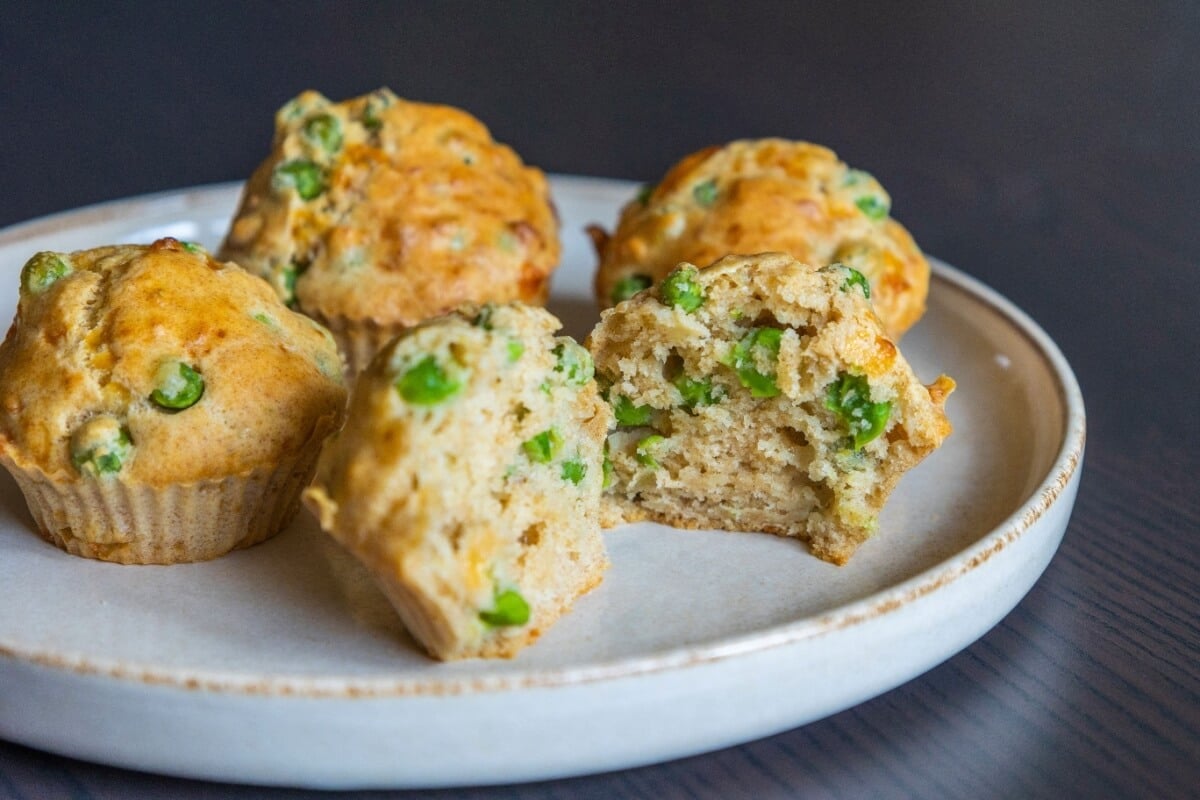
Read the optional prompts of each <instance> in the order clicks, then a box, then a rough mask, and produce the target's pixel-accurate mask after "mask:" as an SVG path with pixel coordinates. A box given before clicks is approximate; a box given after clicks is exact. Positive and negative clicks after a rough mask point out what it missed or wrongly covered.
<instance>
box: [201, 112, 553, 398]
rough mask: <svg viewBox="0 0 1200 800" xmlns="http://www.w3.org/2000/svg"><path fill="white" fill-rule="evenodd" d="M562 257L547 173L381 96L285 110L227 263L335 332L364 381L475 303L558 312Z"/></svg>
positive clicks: (475, 130) (473, 122) (442, 115)
mask: <svg viewBox="0 0 1200 800" xmlns="http://www.w3.org/2000/svg"><path fill="white" fill-rule="evenodd" d="M559 249H560V246H559V241H558V221H557V219H556V217H555V212H554V208H553V206H552V205H551V202H550V196H549V189H548V186H547V183H546V178H545V176H544V175H543V174H542V173H541V172H540V171H539V170H537V169H535V168H533V167H527V166H525V165H524V164H522V163H521V159H520V158H518V156H517V155H516V154H515V153H514V152H513V151H512V150H511V149H510V148H508V147H506V146H504V145H501V144H498V143H496V142H494V141H493V140H492V137H491V135H490V134H489V132H488V129H487V128H486V127H484V125H483V124H482V123H481V122H479V120H477V119H475V118H474V117H472V116H471V115H470V114H468V113H466V112H464V111H460V110H458V109H455V108H450V107H448V106H441V105H427V104H423V103H413V102H408V101H405V100H401V99H399V98H397V97H396V96H395V95H394V94H392V93H391V92H390V91H388V90H387V89H381V90H379V91H377V92H375V93H373V94H369V95H365V96H362V97H358V98H354V99H352V100H347V101H345V102H342V103H331V102H330V101H329V100H327V99H326V98H325V97H323V96H322V95H320V94H318V93H316V92H311V91H309V92H304V93H303V94H301V95H299V96H298V97H296V98H295V99H294V100H292V101H291V102H289V103H287V104H286V105H285V106H284V107H283V108H282V109H280V110H279V112H278V113H277V114H276V117H275V141H274V145H273V147H272V149H271V154H270V155H269V156H268V157H267V159H266V161H264V162H263V163H262V165H261V166H259V168H258V169H257V170H256V171H255V172H254V174H253V176H252V177H251V178H250V180H249V182H248V184H247V185H246V188H245V190H244V192H243V194H242V200H241V205H240V207H239V208H238V210H237V214H236V216H235V217H234V219H233V222H232V224H231V226H230V229H229V233H228V236H227V237H226V239H225V242H224V244H223V245H222V247H221V257H222V258H226V259H229V260H233V261H236V262H237V263H239V264H241V265H242V266H243V267H245V268H246V269H248V270H250V271H251V272H253V273H254V274H256V275H259V276H261V277H263V278H266V279H267V280H268V281H269V282H270V283H271V285H272V286H274V287H275V290H276V292H278V294H279V296H280V298H282V299H283V300H284V302H286V303H288V304H289V305H290V306H291V307H292V308H294V309H296V310H297V311H300V312H302V313H304V314H307V315H308V316H310V317H312V318H314V319H316V320H317V321H319V322H321V323H322V324H324V325H325V326H326V327H328V328H329V330H331V331H332V332H333V334H334V336H335V337H336V338H337V341H338V345H339V346H340V347H341V349H342V352H343V354H344V355H345V357H346V361H347V367H348V373H349V374H350V375H354V374H357V373H358V371H359V370H360V369H362V368H363V367H364V366H365V365H366V363H367V362H368V361H369V360H370V359H371V356H372V355H374V353H375V352H376V351H378V350H379V349H380V348H381V347H382V346H383V345H384V344H386V343H387V342H388V341H389V340H390V339H391V338H392V337H393V336H395V335H396V334H397V333H399V332H400V331H401V330H403V329H404V328H408V327H411V326H413V325H415V324H416V323H418V322H420V321H421V320H423V319H426V318H429V317H434V316H437V315H439V314H443V313H445V312H447V311H449V310H450V309H453V308H455V307H456V306H459V305H461V304H463V303H468V302H472V303H484V302H507V301H510V300H520V301H522V302H525V303H531V304H538V305H540V304H543V303H545V301H546V297H547V294H548V292H549V281H550V274H551V272H552V271H553V269H554V268H555V267H556V266H557V264H558V258H559Z"/></svg>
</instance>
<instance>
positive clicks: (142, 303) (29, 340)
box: [0, 239, 346, 486]
mask: <svg viewBox="0 0 1200 800" xmlns="http://www.w3.org/2000/svg"><path fill="white" fill-rule="evenodd" d="M345 398H346V389H345V387H344V385H343V383H342V373H341V361H340V359H339V356H338V354H337V350H336V348H335V346H334V343H333V341H332V339H331V338H330V336H329V334H328V333H327V332H326V331H325V330H324V329H322V328H321V327H320V326H319V325H317V324H316V323H314V322H312V321H311V320H309V319H307V318H306V317H303V316H301V315H300V314H296V313H293V312H291V311H289V310H288V309H287V308H286V307H285V306H284V305H283V304H282V303H281V302H280V301H279V299H278V298H277V297H276V296H275V293H274V292H273V291H272V290H271V287H269V286H268V285H267V284H265V283H263V282H262V281H261V280H259V279H258V278H255V277H254V276H252V275H249V274H248V273H246V272H245V271H244V270H242V269H240V268H239V267H238V266H237V265H235V264H228V263H220V262H218V261H216V260H214V259H213V258H212V257H211V256H210V255H209V254H208V253H207V252H206V251H204V250H203V249H202V248H200V247H199V246H197V245H193V244H189V243H181V242H178V241H176V240H174V239H161V240H159V241H157V242H155V243H154V244H152V245H148V246H144V245H116V246H111V247H100V248H96V249H93V250H84V251H80V252H75V253H51V252H42V253H38V254H36V255H35V256H33V257H32V258H31V259H30V260H29V262H28V263H26V265H25V268H24V269H23V270H22V272H21V289H20V300H19V303H18V306H17V315H16V318H15V320H14V321H13V324H12V327H11V328H10V329H9V331H8V335H7V337H6V338H5V340H4V343H3V344H2V345H0V455H3V456H5V457H6V458H8V459H11V460H12V462H14V463H15V464H16V466H18V467H20V468H22V469H26V470H40V471H41V472H43V473H45V474H46V475H47V476H48V477H50V478H51V479H54V480H62V481H72V480H80V479H87V478H105V477H113V476H119V477H120V478H121V479H123V480H126V481H130V482H137V483H140V484H144V485H150V486H165V485H169V484H176V483H184V482H193V481H201V480H206V479H220V478H225V477H230V476H234V475H242V474H247V473H249V472H252V471H254V470H255V469H258V468H267V469H273V468H274V467H275V466H276V464H277V462H278V461H279V460H280V459H281V458H282V457H284V456H286V455H288V454H291V453H293V452H294V451H295V450H296V449H298V448H300V447H302V446H304V445H305V444H306V443H308V442H310V441H311V440H313V439H314V437H324V435H325V434H327V433H329V432H330V431H331V430H332V429H333V428H334V427H335V426H336V425H337V423H338V421H339V420H340V418H341V415H342V409H343V406H344V404H345Z"/></svg>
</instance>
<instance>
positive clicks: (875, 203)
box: [842, 169, 891, 220]
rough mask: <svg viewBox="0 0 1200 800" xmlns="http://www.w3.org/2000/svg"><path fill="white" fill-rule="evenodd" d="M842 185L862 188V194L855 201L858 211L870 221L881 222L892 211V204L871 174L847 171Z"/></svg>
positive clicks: (853, 170) (860, 171) (861, 171)
mask: <svg viewBox="0 0 1200 800" xmlns="http://www.w3.org/2000/svg"><path fill="white" fill-rule="evenodd" d="M842 184H843V185H844V186H851V187H862V190H861V193H859V195H858V197H857V198H856V199H855V201H854V205H856V206H858V210H859V211H861V212H862V213H863V214H865V215H866V216H867V217H868V218H869V219H873V220H881V219H883V218H884V217H886V216H887V215H888V212H890V211H891V202H890V201H889V200H888V199H887V197H886V196H885V195H883V194H882V193H881V192H880V191H878V189H879V184H878V183H877V182H876V180H875V179H874V178H873V177H871V174H870V173H869V172H864V171H863V170H861V169H851V170H847V171H846V177H845V178H844V179H843V181H842Z"/></svg>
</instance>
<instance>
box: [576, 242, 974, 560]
mask: <svg viewBox="0 0 1200 800" xmlns="http://www.w3.org/2000/svg"><path fill="white" fill-rule="evenodd" d="M866 287H867V282H866V279H865V278H864V276H863V275H862V274H861V273H859V272H857V271H856V270H854V269H853V268H850V267H847V266H844V265H840V264H838V265H831V266H827V267H822V268H816V267H810V266H807V265H805V264H801V263H800V262H799V261H796V260H795V259H793V258H791V257H790V256H787V255H784V254H781V253H768V254H761V255H755V256H729V257H726V258H724V259H721V260H720V261H718V262H716V263H715V264H713V265H712V266H710V267H708V268H706V269H698V268H697V267H695V266H693V265H691V264H687V263H684V264H681V265H679V266H678V267H677V268H676V269H675V270H674V271H673V272H671V273H670V274H668V275H667V276H666V277H665V278H664V280H663V281H662V282H661V283H660V284H659V285H658V286H657V287H655V288H654V289H652V290H650V291H644V292H641V293H640V294H638V295H636V296H635V297H633V298H631V299H629V300H626V301H624V302H622V303H620V304H618V305H617V306H616V307H615V308H611V309H608V310H606V311H605V312H604V313H603V315H602V317H601V322H600V324H599V325H598V326H597V327H596V329H595V330H594V331H593V332H592V335H591V337H590V338H589V339H588V341H587V346H588V348H589V349H590V350H591V352H592V354H593V356H594V358H595V363H596V374H597V380H598V381H600V382H601V384H602V385H603V386H605V387H606V395H607V398H608V401H609V402H610V403H611V404H612V408H613V411H614V414H615V418H616V423H617V426H618V427H617V430H616V431H615V432H614V433H612V434H611V435H610V436H609V440H608V444H609V452H608V457H609V459H610V461H611V465H612V470H613V480H612V487H611V489H610V490H609V492H608V494H606V497H605V500H606V508H607V509H608V513H607V518H606V523H607V524H610V525H611V524H616V523H619V522H630V521H634V520H641V519H650V520H655V521H659V522H663V523H667V524H670V525H675V526H678V527H684V528H719V529H726V530H735V531H767V532H770V533H777V534H781V535H785V536H795V537H798V538H800V539H803V540H804V541H806V542H808V544H809V547H810V548H811V550H812V552H813V553H814V554H815V555H817V556H819V557H820V558H823V559H825V560H827V561H832V562H834V563H837V564H843V563H845V562H846V561H847V560H848V559H849V558H850V556H851V555H852V554H853V553H854V551H855V549H856V548H857V547H858V546H859V545H860V544H861V543H862V542H864V541H865V540H866V539H867V538H869V537H870V536H871V535H872V533H873V532H874V531H875V528H876V520H877V516H878V514H879V511H880V510H881V508H882V507H883V505H884V503H885V501H886V500H887V497H888V495H889V493H890V492H891V490H892V488H893V487H894V486H895V484H896V482H897V481H898V480H899V479H900V477H901V475H902V474H903V473H904V472H905V471H906V470H908V469H909V468H911V467H913V466H914V465H916V464H917V463H918V462H919V461H920V460H921V459H922V458H924V457H925V456H926V455H928V454H929V453H930V452H931V451H933V450H934V449H935V448H936V447H938V446H939V445H940V444H941V442H942V440H943V439H944V438H945V437H946V436H947V435H948V434H949V433H950V424H949V422H948V421H947V420H946V417H945V414H944V413H943V403H944V401H945V398H946V396H947V395H948V394H949V392H950V391H951V390H952V389H953V386H954V383H953V381H951V380H950V379H949V378H947V377H945V376H941V377H939V378H938V379H937V380H936V381H934V383H933V384H931V385H930V386H923V385H921V383H920V382H919V381H918V380H917V378H916V376H915V375H914V374H913V372H912V369H911V368H910V367H909V365H908V363H907V362H906V361H905V359H904V357H903V356H902V355H901V353H900V350H899V349H898V348H897V346H896V344H895V342H894V341H893V340H892V338H891V337H890V336H889V335H888V334H887V333H886V331H885V330H884V328H883V325H882V324H881V323H880V321H879V318H878V317H877V316H876V315H875V313H874V311H873V310H872V308H871V303H870V301H869V300H867V298H866Z"/></svg>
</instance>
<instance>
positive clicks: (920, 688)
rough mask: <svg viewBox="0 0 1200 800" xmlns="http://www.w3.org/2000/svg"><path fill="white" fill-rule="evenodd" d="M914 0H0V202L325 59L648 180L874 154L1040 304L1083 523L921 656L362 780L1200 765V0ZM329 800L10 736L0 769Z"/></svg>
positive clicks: (581, 785)
mask: <svg viewBox="0 0 1200 800" xmlns="http://www.w3.org/2000/svg"><path fill="white" fill-rule="evenodd" d="M912 5H913V6H914V7H908V6H909V4H902V5H901V6H894V7H893V6H885V5H884V4H877V5H866V4H864V5H858V4H827V5H820V6H814V7H808V6H806V5H805V4H799V3H796V4H790V3H746V4H741V3H728V4H725V3H700V4H687V5H671V6H655V5H653V4H645V3H623V2H622V3H614V2H607V3H604V4H545V5H540V6H527V5H521V6H519V7H503V6H495V7H493V6H490V5H482V4H475V3H452V4H436V5H434V4H426V3H413V4H402V5H393V4H374V3H371V4H366V3H364V4H328V5H306V6H303V7H293V6H291V5H286V4H278V5H275V4H272V5H269V6H267V5H263V6H256V7H254V8H250V9H243V8H242V7H241V4H210V3H203V4H181V3H171V4H154V5H150V4H147V5H146V7H142V6H139V5H136V4H123V5H121V6H119V7H116V8H105V9H101V8H100V7H99V4H97V7H95V8H93V7H91V6H84V5H82V4H80V5H78V6H71V5H70V4H67V5H64V6H54V7H51V6H49V5H47V6H46V7H42V6H36V7H35V6H33V5H32V4H30V7H29V8H21V9H18V8H13V7H11V5H10V6H6V7H5V10H4V13H3V14H2V15H0V69H2V75H3V86H2V88H0V123H2V125H3V128H2V131H3V132H2V133H0V180H2V181H3V184H2V187H3V190H2V191H0V224H9V223H13V222H17V221H20V220H23V219H27V218H30V217H34V216H37V215H41V214H44V213H48V212H53V211H59V210H64V209H69V208H72V207H76V206H79V205H82V204H85V203H91V202H95V201H100V200H106V199H111V198H117V197H122V196H128V195H133V194H139V193H144V192H149V191H157V190H163V189H170V188H177V187H183V186H189V185H196V184H203V183H210V182H215V181H224V180H232V179H237V178H241V177H244V176H245V175H247V174H248V172H249V170H250V169H251V168H252V167H253V166H254V164H255V163H256V161H257V160H258V159H259V158H260V157H261V155H262V154H263V150H264V147H265V143H266V140H267V138H268V137H269V135H270V118H269V113H270V111H271V110H272V109H273V108H274V107H276V106H277V105H278V104H279V103H280V102H281V101H282V100H284V99H286V98H287V97H289V96H290V95H291V94H293V93H295V92H296V91H298V90H299V89H301V88H305V87H308V86H312V87H315V88H319V89H321V90H323V91H324V92H325V93H326V94H328V95H330V96H332V97H343V96H349V95H353V94H358V93H360V92H362V91H365V90H368V89H371V88H374V87H375V86H377V85H380V84H388V85H390V86H391V87H392V88H394V89H395V90H396V91H397V92H398V93H400V94H401V95H404V96H409V97H412V98H414V99H424V100H436V101H441V102H447V103H451V104H454V105H459V106H461V107H464V108H467V109H469V110H471V111H472V112H474V113H475V114H476V115H477V116H479V117H480V118H482V119H483V120H485V121H486V122H487V123H489V125H490V126H491V127H492V129H493V131H494V132H495V134H496V135H497V137H498V138H500V139H502V140H504V141H507V142H509V143H511V144H512V145H514V146H515V147H516V148H517V150H518V151H519V152H521V153H522V155H523V156H524V157H525V158H526V160H528V161H529V162H531V163H534V164H537V165H539V166H541V167H543V168H544V169H546V170H547V171H552V172H563V173H577V174H591V175H604V176H612V177H623V178H634V179H652V178H654V177H656V176H657V175H658V174H660V173H661V172H662V170H663V169H664V168H665V167H666V166H667V165H668V164H670V163H671V162H673V161H674V160H675V159H676V158H678V157H679V156H680V155H682V154H683V153H686V152H689V151H690V150H693V149H696V148H698V147H700V146H704V145H707V144H711V143H716V142H722V141H725V140H728V139H731V138H737V137H747V136H763V135H780V136H787V137H791V138H802V139H809V140H812V141H817V142H821V143H824V144H828V145H830V146H832V147H833V148H834V149H836V150H837V151H838V153H839V154H840V155H841V156H843V157H844V158H845V159H846V160H847V161H849V162H850V163H851V164H854V165H856V166H860V167H862V168H865V169H868V170H870V171H871V172H873V173H874V174H875V175H876V176H877V177H879V179H880V180H881V181H882V182H883V184H884V185H885V186H886V187H888V188H889V190H890V191H891V193H892V196H893V199H894V209H895V214H896V216H897V217H898V218H899V219H901V220H902V221H903V222H904V223H906V224H907V225H908V227H909V228H910V229H911V230H912V231H913V233H914V235H915V236H916V238H917V240H918V242H920V243H921V245H922V246H923V247H924V248H925V249H926V250H927V251H928V252H930V253H933V254H936V255H937V256H939V257H941V258H943V259H945V260H947V261H949V262H950V263H952V264H955V265H956V266H958V267H960V268H961V269H963V270H965V271H966V272H969V273H971V274H972V275H974V276H976V277H978V278H980V279H981V280H983V281H984V282H985V283H987V284H989V285H991V286H992V287H994V288H996V289H997V290H999V291H1000V292H1001V293H1002V294H1004V295H1006V296H1007V297H1009V298H1010V299H1012V300H1013V301H1014V302H1015V303H1016V304H1017V305H1019V306H1020V307H1022V308H1023V309H1024V310H1026V311H1027V312H1029V314H1030V315H1031V316H1033V317H1034V319H1036V320H1037V321H1038V322H1039V323H1040V324H1041V325H1042V326H1043V327H1044V328H1045V329H1046V330H1047V331H1048V332H1049V333H1050V335H1051V336H1052V337H1053V338H1054V339H1055V340H1056V341H1057V342H1058V343H1059V345H1060V346H1061V348H1062V349H1063V351H1064V352H1065V354H1066V356H1067V358H1068V360H1069V361H1070V362H1071V364H1072V365H1073V367H1074V369H1075V371H1076V373H1077V375H1078V378H1079V381H1080V383H1081V385H1082V387H1083V393H1084V397H1085V399H1086V401H1087V406H1088V414H1089V440H1088V451H1087V458H1086V461H1085V466H1084V476H1083V481H1082V486H1081V489H1080V493H1079V498H1078V503H1077V506H1076V509H1075V514H1074V517H1073V519H1072V521H1071V524H1070V527H1069V529H1068V531H1067V534H1066V538H1065V541H1064V542H1063V545H1062V547H1061V549H1060V551H1059V553H1058V555H1057V556H1056V557H1055V559H1054V561H1053V562H1052V563H1051V565H1050V567H1049V569H1048V570H1047V572H1046V573H1045V575H1044V577H1043V578H1042V579H1041V581H1040V582H1039V583H1038V584H1037V585H1036V586H1035V587H1034V589H1033V591H1032V592H1031V593H1030V594H1029V595H1028V596H1027V598H1026V599H1025V600H1024V601H1023V602H1022V603H1021V604H1020V605H1019V606H1018V607H1017V609H1016V610H1015V611H1013V612H1012V613H1011V614H1010V615H1009V616H1008V617H1007V618H1006V619H1005V620H1004V621H1003V622H1002V623H1001V624H1000V625H998V626H997V627H996V628H995V629H993V630H992V631H991V632H990V633H988V634H987V635H986V636H984V637H983V638H982V639H981V640H979V641H978V642H976V643H975V644H974V645H972V646H970V647H969V648H967V649H966V650H965V651H963V652H961V653H960V654H958V655H957V656H955V657H953V658H951V659H950V660H949V661H947V662H946V663H944V664H942V665H941V666H939V667H937V668H935V669H933V670H932V671H930V672H929V673H927V674H925V675H923V676H921V677H919V678H917V679H915V680H913V681H911V682H909V683H908V684H906V685H904V686H901V687H900V688H898V689H896V690H894V691H892V692H889V693H887V694H885V695H883V696H881V697H879V698H877V699H875V700H872V701H870V702H867V703H864V704H863V705H861V706H858V707H856V708H853V709H850V710H848V711H845V712H842V713H840V714H838V715H836V716H834V717H831V718H828V719H825V720H822V721H819V722H816V723H813V724H810V725H808V726H805V727H803V728H799V729H796V730H793V731H790V732H787V733H783V734H780V735H777V736H774V737H772V738H769V739H765V740H762V741H758V742H753V743H749V744H746V745H743V746H741V747H735V748H731V749H728V750H724V751H721V752H716V753H711V754H708V755H702V756H697V757H694V758H689V759H685V760H681V761H677V762H673V763H668V764H663V765H660V766H653V767H647V768H642V769H635V770H629V771H625V772H620V773H615V774H610V775H601V776H594V777H585V778H578V779H572V780H563V781H556V782H552V783H545V784H535V785H527V786H518V787H507V788H496V789H478V790H467V791H461V792H424V793H422V792H415V793H411V794H404V793H394V794H393V793H388V792H379V793H372V792H363V793H354V794H352V796H354V797H394V796H395V797H398V796H413V797H451V796H453V797H467V798H494V797H513V798H576V797H635V798H676V797H704V798H709V797H713V798H732V797H754V798H774V797H795V796H804V797H851V798H857V797H873V798H884V797H887V798H890V797H970V798H990V797H1004V798H1013V797H1022V798H1024V797H1054V798H1062V797H1089V798H1093V797H1123V796H1124V797H1155V798H1163V797H1187V796H1191V797H1195V796H1198V795H1200V622H1198V620H1200V590H1198V588H1197V586H1198V584H1200V567H1198V564H1200V555H1198V554H1197V544H1198V536H1197V532H1198V531H1197V529H1198V527H1200V526H1198V522H1200V492H1198V491H1197V489H1196V486H1195V482H1196V477H1197V474H1200V456H1198V455H1197V452H1198V450H1200V379H1198V378H1197V374H1198V373H1200V323H1198V322H1197V316H1196V314H1197V308H1198V307H1200V6H1198V5H1196V4H1194V3H1187V2H1178V3H1129V4H1116V3H1071V2H1061V3H1033V2H1022V3H995V4H986V5H983V6H982V7H980V8H975V9H973V11H971V12H968V11H966V10H964V8H965V6H964V5H963V4H959V3H926V4H912ZM901 7H904V8H905V9H906V10H905V11H903V13H901V12H900V11H899V9H900V8H901ZM2 592H3V589H2V587H0V593H2ZM0 596H2V594H0ZM14 601H15V602H19V598H7V597H5V598H4V602H14ZM3 692H4V687H0V702H3ZM315 796H317V795H316V793H309V792H305V791H299V790H262V789H255V788H250V787H238V786H227V785H219V784H208V783H202V782H193V781H185V780H177V779H173V778H164V777H159V776H153V775H144V774H138V773H133V772H128V771H123V770H119V769H114V768H109V767H104V766H96V765H92V764H86V763H82V762H77V761H72V760H70V759H66V758H60V757H57V756H52V755H48V754H44V753H41V752H36V751H33V750H30V749H27V748H25V747H22V746H20V745H17V744H12V743H4V742H0V798H58V797H63V798H104V799H105V800H107V799H108V798H124V797H161V798H168V797H169V798H230V799H232V798H251V797H254V798H284V797H286V798H300V797H315Z"/></svg>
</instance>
